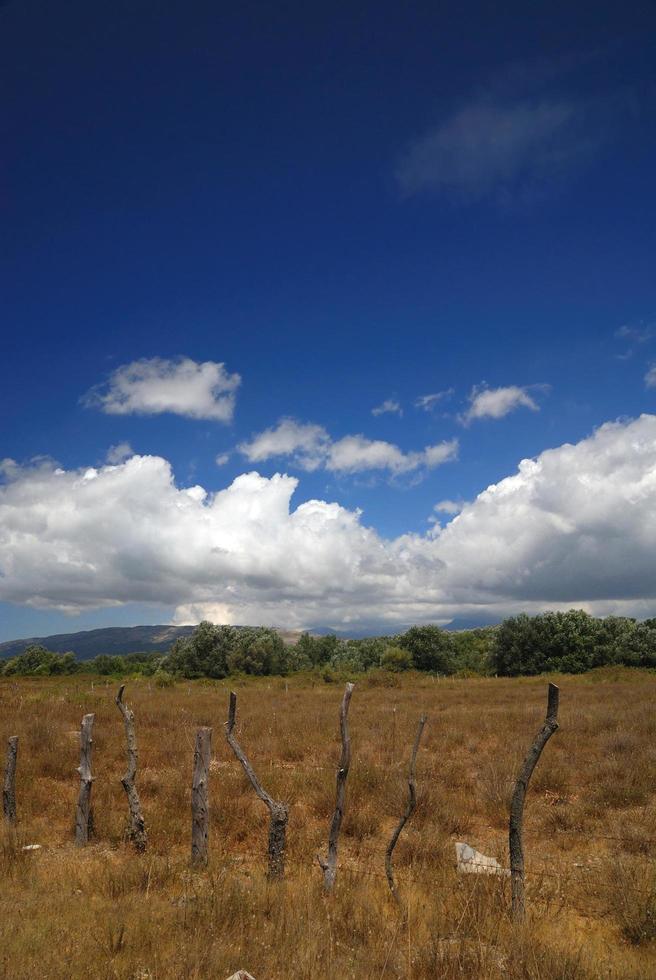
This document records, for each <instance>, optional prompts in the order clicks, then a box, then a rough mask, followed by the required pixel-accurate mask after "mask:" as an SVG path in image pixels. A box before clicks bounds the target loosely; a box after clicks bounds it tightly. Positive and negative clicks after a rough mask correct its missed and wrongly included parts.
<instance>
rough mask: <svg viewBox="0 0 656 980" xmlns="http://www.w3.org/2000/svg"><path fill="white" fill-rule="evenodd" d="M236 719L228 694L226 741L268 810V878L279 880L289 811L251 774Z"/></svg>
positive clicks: (234, 702)
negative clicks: (238, 736) (237, 731)
mask: <svg viewBox="0 0 656 980" xmlns="http://www.w3.org/2000/svg"><path fill="white" fill-rule="evenodd" d="M236 717H237V695H236V694H235V692H234V691H231V692H230V704H229V707H228V720H227V722H226V739H227V742H228V745H229V746H230V748H231V749H232V751H233V752H234V753H235V755H236V756H237V759H238V760H239V762H240V763H241V766H242V769H243V770H244V772H245V773H246V775H247V777H248V780H249V782H250V784H251V786H252V787H253V789H254V790H255V792H256V794H257V795H258V796H259V798H260V799H261V800H262V802H263V803H265V804H266V806H267V807H268V808H269V847H268V852H269V870H268V877H269V878H270V879H272V880H274V881H275V880H279V879H281V878H283V877H284V875H285V845H286V839H287V818H288V817H289V810H288V808H287V804H286V803H282V802H281V801H280V800H274V799H273V798H272V797H271V796H269V794H268V793H267V792H266V790H265V789H263V788H262V785H261V784H260V781H259V779H258V778H257V776H256V775H255V773H254V772H253V769H252V767H251V764H250V763H249V761H248V759H247V758H246V756H245V755H244V752H243V750H242V748H241V746H240V745H239V742H238V741H237V739H236V738H235V736H234V735H233V730H234V727H235V719H236Z"/></svg>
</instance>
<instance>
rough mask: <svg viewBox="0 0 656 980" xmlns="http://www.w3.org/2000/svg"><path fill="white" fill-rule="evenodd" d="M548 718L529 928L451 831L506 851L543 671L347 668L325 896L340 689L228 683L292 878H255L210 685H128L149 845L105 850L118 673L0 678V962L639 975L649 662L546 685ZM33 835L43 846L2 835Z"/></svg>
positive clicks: (121, 809)
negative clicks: (513, 917) (205, 832)
mask: <svg viewBox="0 0 656 980" xmlns="http://www.w3.org/2000/svg"><path fill="white" fill-rule="evenodd" d="M556 682H557V683H559V684H560V687H561V710H560V719H559V720H560V724H561V728H560V731H558V732H557V733H556V735H555V736H554V737H553V738H552V739H551V741H550V742H549V744H548V745H547V747H546V749H545V752H544V754H543V756H542V759H541V761H540V763H539V764H538V768H537V770H536V772H535V775H534V778H533V782H532V785H531V789H530V791H529V794H528V799H527V807H526V819H525V838H526V841H525V843H526V858H527V888H528V892H527V898H528V906H529V920H528V923H527V925H526V927H525V928H524V929H521V930H520V929H513V927H512V926H511V923H510V919H509V883H508V881H507V880H506V879H490V878H486V877H483V876H478V875H466V876H463V875H458V874H457V873H456V870H455V866H454V865H455V860H454V857H455V851H454V842H455V841H459V840H464V841H467V842H468V843H470V844H472V845H473V846H474V847H476V848H478V849H479V850H482V851H483V852H485V853H486V854H489V855H493V856H495V857H498V858H499V860H500V861H502V862H504V861H505V862H507V830H506V826H507V809H508V801H509V793H510V789H511V784H512V777H513V776H514V774H515V771H516V769H517V767H518V764H519V762H520V759H521V757H522V756H523V753H524V751H525V750H526V748H527V747H528V745H529V744H530V742H531V741H532V738H533V736H534V734H535V732H536V731H537V729H538V728H539V726H540V725H541V723H542V719H543V717H544V711H545V705H546V689H547V681H546V679H544V678H536V679H528V680H527V679H523V680H502V679H467V680H465V679H463V680H455V679H454V680H433V679H432V678H431V677H428V676H420V675H416V674H412V675H408V676H404V677H399V676H398V675H392V676H390V677H389V680H388V682H387V683H385V682H383V679H382V678H381V675H379V674H375V675H373V676H371V677H367V678H364V679H363V680H362V681H360V682H359V683H357V684H356V688H355V692H354V695H353V700H352V703H351V710H350V728H351V736H352V748H353V757H352V766H351V773H350V776H349V781H348V787H347V809H346V817H345V822H344V826H343V834H342V838H341V842H340V864H339V870H338V878H337V885H336V888H335V891H334V892H333V893H332V894H331V895H328V896H327V895H325V894H324V893H323V890H322V875H321V871H320V869H319V866H318V864H317V862H316V853H317V851H322V852H324V851H325V846H326V839H327V832H328V825H329V821H330V818H331V814H332V808H333V804H334V786H335V766H336V762H337V759H338V758H339V751H340V745H339V739H338V708H339V703H340V700H341V696H342V688H341V686H340V685H337V684H325V683H323V682H322V681H321V680H319V679H317V680H314V679H312V678H308V677H304V678H303V677H300V676H298V677H292V678H290V679H289V680H285V679H281V678H260V679H257V680H252V681H250V680H249V681H242V680H240V681H238V682H234V684H233V686H235V685H236V687H235V689H236V690H237V691H238V694H239V706H238V718H237V729H236V732H237V736H238V738H239V740H240V742H241V744H242V746H243V748H244V750H245V751H246V753H247V754H248V756H249V758H250V760H251V762H252V764H253V766H254V768H255V770H256V772H257V773H258V774H259V776H260V778H261V780H262V782H263V784H264V786H265V788H266V789H267V790H268V791H269V792H270V793H271V794H272V795H273V796H275V797H277V798H280V799H285V800H287V801H288V802H289V804H290V818H289V827H288V875H287V880H286V881H285V882H284V883H283V884H278V885H275V884H269V883H268V882H267V880H266V878H265V874H264V871H265V867H266V864H265V857H266V835H267V826H268V812H267V810H266V808H265V807H264V806H263V804H262V803H261V802H260V801H259V800H258V799H257V798H256V797H255V795H254V793H253V791H252V789H251V787H250V785H249V784H248V783H247V781H246V779H245V777H244V775H243V773H242V771H241V769H240V767H239V765H238V763H237V761H236V760H235V759H234V757H233V756H232V755H231V752H230V750H229V748H228V746H227V745H226V742H225V738H224V730H223V724H224V721H225V719H226V713H227V703H228V692H229V690H230V682H228V681H221V682H201V681H197V682H186V681H181V682H178V683H177V684H176V685H175V686H174V687H171V688H165V689H160V688H157V687H156V686H155V685H154V684H153V683H152V682H150V681H148V680H146V679H142V680H135V681H131V682H128V684H127V688H126V695H125V696H126V700H127V702H128V703H129V704H130V705H131V706H132V708H133V709H134V712H135V717H136V724H137V735H138V740H139V755H140V758H139V773H138V777H137V785H138V787H139V790H140V794H141V799H142V805H143V809H144V812H145V816H146V821H147V829H148V833H149V847H148V850H147V852H146V853H145V854H144V855H136V854H135V853H134V852H133V851H132V849H131V847H130V846H129V844H127V843H126V842H125V839H124V836H125V829H126V820H127V807H126V801H125V796H124V793H123V790H122V787H121V784H120V776H121V775H122V773H123V771H124V768H125V755H124V752H125V742H124V731H123V727H122V720H121V717H120V715H119V712H118V710H117V708H116V706H115V704H114V701H113V698H114V695H115V693H116V688H117V685H116V684H115V683H113V682H111V683H110V682H108V681H107V679H95V680H92V679H91V678H89V677H88V676H87V677H80V676H77V677H72V678H43V679H3V680H2V682H1V684H0V699H1V709H0V718H1V719H2V733H1V734H2V738H3V740H4V739H6V737H7V736H9V735H13V734H17V735H19V736H20V748H19V761H18V776H17V795H18V819H19V823H18V829H17V833H16V836H15V837H14V836H13V835H12V834H11V833H9V832H7V830H6V829H5V831H4V835H3V843H2V854H1V865H2V888H1V890H0V911H1V914H0V930H1V942H0V976H2V977H6V978H12V980H23V978H24V980H27V978H29V980H37V978H52V980H55V978H75V980H77V978H108V980H109V978H121V980H123V978H125V980H128V978H131V980H151V978H152V980H165V978H166V980H168V978H180V980H183V978H184V980H192V978H193V980H201V978H203V980H204V978H213V980H224V978H226V977H228V976H229V975H230V974H231V973H233V972H234V971H236V970H237V969H238V968H245V969H247V970H249V971H250V972H251V973H252V974H253V975H254V976H255V977H256V978H257V980H282V978H296V977H298V978H306V980H310V978H331V980H337V978H348V977H354V978H355V977H357V978H362V977H366V978H372V980H383V978H395V977H396V978H411V977H412V978H424V977H440V978H451V977H476V978H480V980H486V978H490V980H492V978H497V977H506V978H508V977H510V978H527V980H529V978H530V980H538V978H540V980H542V978H544V980H546V978H563V980H565V978H567V980H578V978H581V980H583V978H595V980H596V978H600V977H607V978H620V977H621V978H643V977H644V978H647V977H654V976H656V882H655V875H654V868H655V863H654V854H655V853H656V793H655V791H656V711H655V710H654V706H655V704H656V676H654V675H652V674H648V673H645V672H638V671H630V670H621V669H617V670H606V671H600V672H594V673H592V674H589V675H584V676H579V677H569V676H568V677H562V678H556ZM90 711H93V712H95V713H96V723H95V733H94V734H95V738H94V755H95V758H94V770H95V776H96V781H95V783H94V788H93V804H94V811H95V814H94V815H95V839H94V841H93V843H92V844H90V845H89V846H88V847H87V848H85V849H76V847H75V846H74V844H73V821H74V813H75V804H76V799H77V791H78V777H77V775H76V772H75V769H76V766H77V764H78V732H79V725H80V721H81V717H82V715H83V714H84V713H85V712H90ZM422 711H426V712H427V714H428V716H429V721H428V725H427V727H426V731H425V734H424V741H423V744H422V747H421V749H420V752H419V758H418V765H417V789H418V796H419V805H418V809H417V811H416V813H415V816H414V818H413V821H412V822H411V823H410V824H409V825H408V827H407V828H406V831H404V833H403V835H402V837H401V840H400V842H399V845H398V847H397V850H396V855H395V858H396V865H395V866H396V869H397V879H398V883H399V888H400V891H401V894H402V896H403V897H404V899H405V902H406V903H407V916H404V915H402V914H400V913H399V910H398V909H397V907H396V906H395V905H394V903H393V902H392V900H391V897H390V893H389V890H388V887H387V882H386V880H385V877H384V863H383V861H384V851H385V846H386V843H387V840H388V838H389V834H390V831H391V829H392V828H393V826H394V824H395V822H396V820H397V819H398V815H399V814H400V813H401V812H402V810H403V807H404V806H405V802H406V793H407V786H406V770H407V765H408V759H409V754H410V749H411V743H412V738H413V735H414V731H415V727H416V724H417V720H418V717H419V715H420V713H421V712H422ZM199 725H211V726H212V727H213V729H214V741H213V761H212V765H211V786H210V794H211V820H212V824H211V836H210V850H211V858H210V864H209V867H208V868H207V870H200V871H199V870H192V869H191V868H190V866H189V848H190V798H191V766H192V755H193V742H194V735H195V731H196V728H197V727H198V726H199ZM31 843H39V844H41V845H42V849H41V850H39V851H32V852H30V851H23V850H22V849H21V848H22V845H24V844H31Z"/></svg>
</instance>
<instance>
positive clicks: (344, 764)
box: [317, 684, 355, 891]
mask: <svg viewBox="0 0 656 980" xmlns="http://www.w3.org/2000/svg"><path fill="white" fill-rule="evenodd" d="M354 687H355V685H354V684H347V685H346V690H345V691H344V697H343V698H342V704H341V707H340V709H339V730H340V735H341V738H342V756H341V758H340V760H339V769H338V770H337V792H336V795H335V812H334V813H333V819H332V822H331V825H330V833H329V834H328V856H327V858H326V860H325V861H324V859H323V858H322V857H321V856H320V855H317V860H318V861H319V864H320V866H321V870H322V871H323V883H324V887H325V889H326V891H332V889H333V886H334V884H335V877H336V875H337V844H338V841H339V831H340V829H341V826H342V818H343V816H344V799H345V796H346V780H347V778H348V773H349V766H350V765H351V739H350V736H349V730H348V710H349V705H350V703H351V695H352V694H353V688H354Z"/></svg>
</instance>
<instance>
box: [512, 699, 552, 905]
mask: <svg viewBox="0 0 656 980" xmlns="http://www.w3.org/2000/svg"><path fill="white" fill-rule="evenodd" d="M559 696H560V691H559V689H558V688H557V687H556V685H555V684H549V694H548V698H547V715H546V718H545V720H544V725H543V726H542V728H541V729H540V731H539V732H538V733H537V735H536V736H535V739H534V741H533V745H532V746H531V748H530V749H529V750H528V754H527V756H526V758H525V759H524V763H523V765H522V768H521V769H520V770H519V775H518V776H517V782H516V783H515V791H514V793H513V795H512V801H511V803H510V823H509V828H508V838H509V849H510V882H511V890H512V919H513V922H515V923H521V922H523V921H524V919H525V917H526V901H525V897H524V842H523V836H522V833H523V823H524V802H525V799H526V789H527V787H528V784H529V780H530V778H531V776H532V775H533V770H534V769H535V767H536V765H537V763H538V759H539V758H540V756H541V755H542V750H543V748H544V747H545V745H546V744H547V742H548V741H549V739H550V738H551V736H552V735H553V733H554V732H555V731H556V730H557V729H558V720H557V719H558V701H559Z"/></svg>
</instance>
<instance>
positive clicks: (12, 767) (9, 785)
mask: <svg viewBox="0 0 656 980" xmlns="http://www.w3.org/2000/svg"><path fill="white" fill-rule="evenodd" d="M17 755H18V735H11V736H10V738H9V739H8V740H7V763H6V765H5V781H4V786H3V788H2V811H3V813H4V817H5V820H6V821H7V823H10V824H15V823H16V756H17Z"/></svg>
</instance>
